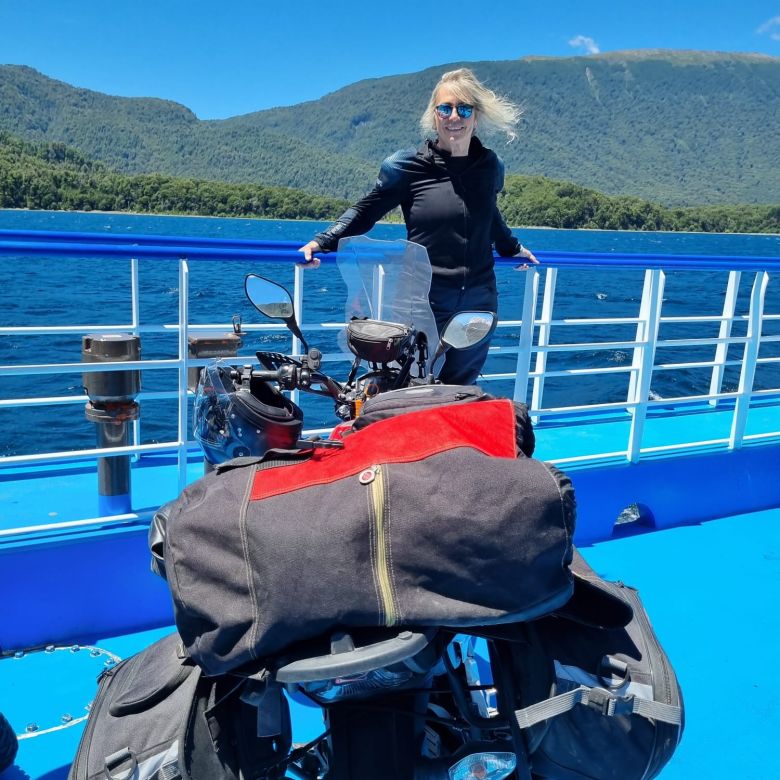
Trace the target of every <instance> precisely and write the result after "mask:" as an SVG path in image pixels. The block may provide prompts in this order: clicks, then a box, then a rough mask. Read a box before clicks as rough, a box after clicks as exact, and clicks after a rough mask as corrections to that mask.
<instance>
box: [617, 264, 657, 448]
mask: <svg viewBox="0 0 780 780" xmlns="http://www.w3.org/2000/svg"><path fill="white" fill-rule="evenodd" d="M665 283H666V276H665V274H664V272H663V271H661V270H658V269H656V270H648V271H646V272H645V282H644V287H643V289H642V303H641V305H640V307H639V322H638V323H637V327H636V341H637V345H636V346H635V347H634V358H633V361H632V364H631V365H632V369H633V370H632V372H631V380H630V381H629V390H628V400H629V402H630V403H632V404H635V405H634V406H633V407H632V408H631V414H632V419H631V430H630V431H629V434H628V449H627V452H626V456H627V458H628V460H630V461H631V462H632V463H636V461H638V460H639V451H640V449H641V447H642V435H643V434H644V428H645V418H646V417H647V399H648V396H649V395H650V384H651V382H652V379H653V365H654V363H655V345H656V341H657V340H658V325H659V322H660V320H661V301H662V299H663V295H664V285H665Z"/></svg>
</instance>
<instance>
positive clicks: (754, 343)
mask: <svg viewBox="0 0 780 780" xmlns="http://www.w3.org/2000/svg"><path fill="white" fill-rule="evenodd" d="M768 284H769V274H768V273H767V272H766V271H759V272H758V273H757V274H756V278H755V281H754V282H753V289H752V291H751V293H750V312H749V314H748V328H747V341H746V342H745V351H744V353H743V357H742V371H741V372H740V375H739V390H738V391H737V392H738V395H737V401H736V403H735V404H734V416H733V417H732V419H731V434H730V435H729V449H730V450H734V449H739V448H740V447H741V446H742V438H743V437H744V435H745V425H746V424H747V417H748V412H749V411H750V396H751V394H752V392H753V380H754V379H755V377H756V361H757V360H758V350H759V347H760V346H761V324H762V320H763V316H764V300H765V298H766V288H767V285H768Z"/></svg>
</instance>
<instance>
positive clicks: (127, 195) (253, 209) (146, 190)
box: [0, 130, 347, 220]
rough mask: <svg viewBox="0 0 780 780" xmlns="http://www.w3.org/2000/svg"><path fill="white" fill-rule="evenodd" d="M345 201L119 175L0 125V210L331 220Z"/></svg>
mask: <svg viewBox="0 0 780 780" xmlns="http://www.w3.org/2000/svg"><path fill="white" fill-rule="evenodd" d="M346 206H347V202H346V201H342V200H338V199H336V198H327V197H323V196H317V195H311V194H309V193H305V192H302V191H301V190H294V189H290V188H284V187H265V186H262V185H258V184H227V183H224V182H213V181H205V180H197V179H185V178H179V177H174V176H166V175H164V174H159V173H152V174H137V175H135V176H128V175H126V174H121V173H117V172H115V171H112V170H111V169H110V168H108V167H107V166H106V165H104V164H103V163H99V162H94V161H92V160H89V159H87V158H86V157H85V156H84V155H83V154H81V153H80V152H78V151H76V150H74V149H71V148H69V147H67V146H65V145H64V144H59V143H42V142H41V143H32V142H29V141H23V140H21V139H20V138H16V137H14V136H11V135H9V134H8V133H6V132H4V131H2V130H0V208H26V209H54V210H80V211H131V212H138V213H154V214H198V215H203V216H224V217H266V218H269V219H314V220H328V219H334V218H335V217H337V216H338V215H339V214H341V212H342V211H343V210H344V209H345V208H346Z"/></svg>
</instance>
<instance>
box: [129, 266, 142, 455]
mask: <svg viewBox="0 0 780 780" xmlns="http://www.w3.org/2000/svg"><path fill="white" fill-rule="evenodd" d="M140 300H141V299H140V296H139V292H138V258H137V257H132V258H130V332H131V333H132V334H133V335H134V336H140V334H141V328H140V325H141V315H140V309H141V303H140ZM140 442H141V417H140V415H139V416H138V418H137V419H135V420H133V444H134V445H135V446H138V444H140ZM140 457H141V456H140V455H139V454H138V453H136V454H135V455H133V456H132V461H133V462H134V463H135V462H136V461H138V459H139V458H140Z"/></svg>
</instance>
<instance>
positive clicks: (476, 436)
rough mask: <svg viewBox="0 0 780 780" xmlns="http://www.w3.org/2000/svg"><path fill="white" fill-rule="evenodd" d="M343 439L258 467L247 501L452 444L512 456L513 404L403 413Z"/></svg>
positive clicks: (488, 403)
mask: <svg viewBox="0 0 780 780" xmlns="http://www.w3.org/2000/svg"><path fill="white" fill-rule="evenodd" d="M343 442H344V447H343V448H340V449H332V450H331V449H317V450H314V453H313V455H312V457H311V458H310V459H309V460H306V461H305V462H303V463H300V464H298V465H295V466H285V467H284V468H271V469H264V470H263V471H258V472H257V474H256V475H255V479H254V483H253V485H252V493H251V496H250V498H251V500H252V501H257V500H259V499H262V498H270V497H271V496H278V495H282V494H283V493H290V492H292V491H293V490H300V489H301V488H306V487H312V486H314V485H324V484H327V483H329V482H333V481H334V480H337V479H343V478H344V477H349V476H351V475H354V474H359V473H360V472H361V471H363V470H364V469H366V468H368V467H369V466H372V465H374V464H377V463H413V462H415V461H418V460H423V459H424V458H428V457H430V456H431V455H437V454H438V453H440V452H445V451H447V450H451V449H454V448H455V447H472V448H474V449H476V450H479V451H480V452H483V453H484V454H485V455H490V456H493V457H495V458H514V457H516V456H517V444H516V442H515V407H514V404H513V403H512V402H511V401H508V400H495V401H480V402H479V403H472V404H456V405H453V406H440V407H435V408H433V409H426V410H424V411H420V412H407V413H405V414H399V415H398V416H397V417H391V418H389V419H387V420H380V421H379V422H375V423H372V424H371V425H369V426H368V427H366V428H364V429H363V430H361V431H358V432H356V433H352V434H349V435H348V436H346V437H345V438H344V439H343Z"/></svg>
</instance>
